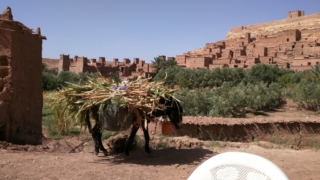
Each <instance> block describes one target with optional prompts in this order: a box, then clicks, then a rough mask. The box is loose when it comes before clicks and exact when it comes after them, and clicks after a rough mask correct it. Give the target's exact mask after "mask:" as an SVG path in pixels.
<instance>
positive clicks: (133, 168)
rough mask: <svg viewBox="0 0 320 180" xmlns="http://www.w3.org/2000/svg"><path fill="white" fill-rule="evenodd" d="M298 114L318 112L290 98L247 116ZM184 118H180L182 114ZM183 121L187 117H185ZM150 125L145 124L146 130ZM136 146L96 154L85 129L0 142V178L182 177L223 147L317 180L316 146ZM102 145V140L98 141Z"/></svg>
mask: <svg viewBox="0 0 320 180" xmlns="http://www.w3.org/2000/svg"><path fill="white" fill-rule="evenodd" d="M259 117H263V118H266V119H267V120H268V121H273V120H274V119H275V117H278V118H279V117H301V118H302V117H304V118H315V119H317V121H318V120H320V118H319V114H318V113H315V112H313V113H310V112H307V111H302V110H299V109H298V107H297V106H296V105H295V104H294V103H292V102H289V103H287V104H286V105H285V106H284V108H282V109H278V110H277V111H275V112H268V113H267V114H262V115H261V114H258V115H253V114H251V115H249V118H259ZM184 121H185V119H184ZM186 121H188V119H186ZM150 130H151V129H150ZM138 136H139V137H140V138H138V140H139V139H140V143H139V142H138V146H137V147H136V148H135V149H133V150H132V151H131V152H130V155H129V156H124V154H113V155H112V154H111V155H109V156H103V153H99V155H98V156H95V155H94V152H93V149H94V148H93V141H92V140H91V138H90V136H89V135H88V134H86V135H85V134H83V135H82V136H80V137H79V136H77V137H65V138H63V139H60V140H50V139H45V140H44V141H43V144H42V145H38V146H31V145H12V144H10V143H7V142H1V141H0V180H2V179H32V180H33V179H48V180H58V179H61V180H64V179H85V180H86V179H95V180H99V179H103V180H108V179H116V180H120V179H122V180H126V179H128V180H129V179H130V180H143V179H146V180H147V179H157V180H162V179H174V180H175V179H187V178H188V177H189V176H190V174H191V173H192V172H193V171H194V170H195V169H196V168H197V167H198V166H199V165H200V164H201V163H203V162H204V161H206V160H207V159H209V158H210V157H212V156H214V155H217V154H219V153H223V152H228V151H239V152H248V153H253V154H256V155H260V156H262V157H265V158H267V159H269V160H270V161H272V162H273V163H275V164H276V165H277V166H279V167H280V168H281V169H282V170H283V171H284V173H285V174H286V175H287V176H288V177H289V179H291V180H311V179H312V180H318V179H320V170H319V169H320V151H318V150H319V147H318V146H317V147H316V148H313V149H305V148H303V149H298V150H296V149H291V148H289V147H286V146H282V145H279V144H271V143H269V142H263V141H258V142H257V141H255V142H252V143H237V142H223V141H220V142H219V141H201V140H198V139H194V138H190V137H187V136H182V137H170V136H163V135H159V134H156V135H154V134H152V133H151V141H150V143H151V148H152V153H151V154H147V153H145V152H144V149H143V147H142V145H143V136H142V132H141V130H139V132H138ZM103 143H104V145H105V146H107V144H108V140H104V141H103Z"/></svg>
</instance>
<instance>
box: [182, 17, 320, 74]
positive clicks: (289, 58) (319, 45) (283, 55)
mask: <svg viewBox="0 0 320 180" xmlns="http://www.w3.org/2000/svg"><path fill="white" fill-rule="evenodd" d="M319 19H320V13H317V14H312V15H308V16H305V14H304V11H291V12H288V14H287V19H284V20H278V21H273V22H267V23H261V24H254V25H248V26H240V27H235V28H232V29H231V30H230V32H228V33H227V36H226V37H227V39H226V40H222V41H217V42H214V43H206V45H205V47H203V48H200V49H197V50H194V51H189V52H186V53H183V55H177V56H176V62H177V64H178V65H179V66H182V67H186V68H207V69H214V68H218V67H220V68H221V67H229V68H240V67H241V68H250V67H252V66H253V65H255V64H257V63H264V64H270V65H277V66H279V67H283V68H290V69H292V70H306V69H311V67H312V66H314V65H316V64H318V63H319V62H320V42H319V39H320V20H319Z"/></svg>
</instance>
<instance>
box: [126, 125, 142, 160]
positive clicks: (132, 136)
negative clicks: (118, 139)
mask: <svg viewBox="0 0 320 180" xmlns="http://www.w3.org/2000/svg"><path fill="white" fill-rule="evenodd" d="M138 129H139V124H138V123H136V122H134V123H133V125H132V129H131V133H130V136H129V140H128V142H127V145H126V149H125V153H126V156H128V155H129V150H130V148H131V146H132V143H133V141H134V137H135V136H136V134H137V131H138Z"/></svg>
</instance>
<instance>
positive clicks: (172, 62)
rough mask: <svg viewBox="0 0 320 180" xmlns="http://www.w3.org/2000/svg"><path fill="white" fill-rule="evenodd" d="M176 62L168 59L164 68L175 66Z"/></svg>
mask: <svg viewBox="0 0 320 180" xmlns="http://www.w3.org/2000/svg"><path fill="white" fill-rule="evenodd" d="M176 65H177V62H176V61H175V60H174V59H168V60H167V61H166V63H165V68H168V67H173V66H176Z"/></svg>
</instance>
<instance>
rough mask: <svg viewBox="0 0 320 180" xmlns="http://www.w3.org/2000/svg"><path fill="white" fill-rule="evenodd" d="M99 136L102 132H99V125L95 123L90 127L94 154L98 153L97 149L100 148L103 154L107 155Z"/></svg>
mask: <svg viewBox="0 0 320 180" xmlns="http://www.w3.org/2000/svg"><path fill="white" fill-rule="evenodd" d="M101 136H102V133H101V129H100V125H99V124H98V123H96V124H95V126H94V127H93V128H92V137H93V140H94V148H95V154H96V155H98V153H99V149H100V150H101V151H102V152H103V154H104V155H105V156H107V155H108V152H107V150H106V149H105V148H104V146H103V144H102V140H101Z"/></svg>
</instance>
